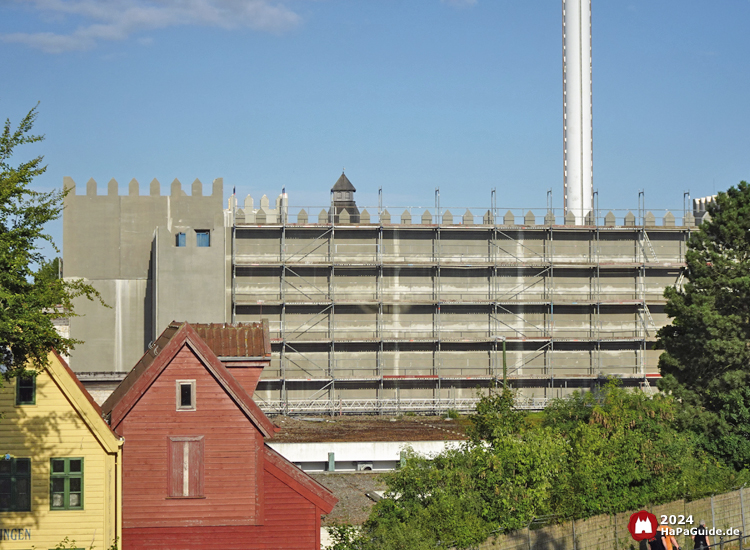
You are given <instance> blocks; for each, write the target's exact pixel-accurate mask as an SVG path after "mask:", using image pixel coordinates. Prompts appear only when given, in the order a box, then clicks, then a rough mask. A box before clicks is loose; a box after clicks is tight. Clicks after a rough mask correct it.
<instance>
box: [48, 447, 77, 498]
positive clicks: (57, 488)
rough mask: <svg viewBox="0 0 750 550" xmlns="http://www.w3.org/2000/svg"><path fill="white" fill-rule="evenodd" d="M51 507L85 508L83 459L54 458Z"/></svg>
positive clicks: (51, 480) (52, 461) (51, 473)
mask: <svg viewBox="0 0 750 550" xmlns="http://www.w3.org/2000/svg"><path fill="white" fill-rule="evenodd" d="M50 463H51V472H50V508H51V509H52V510H80V509H82V508H83V459H82V458H53V459H51V461H50Z"/></svg>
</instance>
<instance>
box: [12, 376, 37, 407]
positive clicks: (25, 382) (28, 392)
mask: <svg viewBox="0 0 750 550" xmlns="http://www.w3.org/2000/svg"><path fill="white" fill-rule="evenodd" d="M27 372H28V371H27ZM35 404H36V377H35V376H34V375H33V374H31V373H29V375H28V376H24V375H22V376H18V377H16V405H35Z"/></svg>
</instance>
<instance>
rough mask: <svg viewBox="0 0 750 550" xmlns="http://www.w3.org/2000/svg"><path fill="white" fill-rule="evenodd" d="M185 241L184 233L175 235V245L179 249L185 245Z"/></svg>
mask: <svg viewBox="0 0 750 550" xmlns="http://www.w3.org/2000/svg"><path fill="white" fill-rule="evenodd" d="M186 241H187V239H185V233H177V235H175V245H176V246H179V247H183V246H185V244H186Z"/></svg>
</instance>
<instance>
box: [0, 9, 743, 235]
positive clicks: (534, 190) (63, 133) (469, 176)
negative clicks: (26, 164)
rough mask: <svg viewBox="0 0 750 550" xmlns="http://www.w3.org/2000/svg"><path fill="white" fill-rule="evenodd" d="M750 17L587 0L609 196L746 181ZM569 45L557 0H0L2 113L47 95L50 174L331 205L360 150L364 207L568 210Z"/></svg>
mask: <svg viewBox="0 0 750 550" xmlns="http://www.w3.org/2000/svg"><path fill="white" fill-rule="evenodd" d="M749 23H750V0H725V1H722V2H705V1H695V0H659V1H654V0H649V1H646V0H637V1H623V2H613V1H601V0H594V1H593V72H594V187H595V188H596V189H598V190H599V197H600V206H601V208H602V209H609V208H633V209H635V208H637V194H638V190H639V189H644V190H645V196H646V205H647V207H651V208H654V209H657V208H658V209H663V208H672V209H675V210H681V208H682V194H683V191H686V190H688V189H689V190H690V191H691V194H692V196H693V197H698V196H703V195H709V194H712V193H714V191H719V190H724V189H726V188H727V187H729V186H731V185H734V184H736V183H737V182H739V181H740V180H742V179H750V40H748V35H747V28H748V24H749ZM561 43H562V39H561V3H560V1H559V0H555V1H550V0H548V1H542V0H537V1H520V0H516V1H514V2H509V1H505V0H400V1H399V0H244V1H243V0H109V1H105V0H23V1H13V0H4V1H2V2H0V71H1V72H0V75H1V76H0V116H2V118H10V119H11V121H12V122H13V123H16V122H18V121H19V120H20V118H21V117H22V116H23V115H24V114H25V113H26V112H27V111H28V110H29V109H30V108H31V107H33V106H34V105H35V104H36V102H37V101H39V102H41V103H40V106H39V118H38V123H37V125H36V128H35V129H36V130H37V132H39V133H43V134H45V135H46V140H45V141H44V142H43V143H42V144H39V145H33V146H26V147H24V148H22V149H19V150H18V151H17V152H18V160H19V161H20V160H21V159H24V158H28V157H29V156H32V155H36V154H43V155H44V156H45V162H46V163H47V164H48V165H49V168H48V171H47V173H46V174H45V175H44V176H43V177H40V178H39V179H38V180H37V182H36V183H37V186H38V188H39V189H51V188H54V187H58V188H59V187H60V186H61V185H62V178H63V176H71V177H73V179H74V180H75V181H76V182H77V183H78V184H79V185H83V184H85V182H86V181H87V180H88V179H89V178H92V177H93V178H94V179H95V180H97V181H98V182H99V186H100V187H99V189H100V193H105V192H106V191H105V190H106V182H107V181H108V180H109V179H110V178H113V177H114V178H115V179H117V180H118V181H119V182H120V186H121V193H125V192H126V188H127V183H128V181H130V179H131V178H136V179H137V180H138V181H140V183H141V192H142V193H144V194H145V193H146V192H147V186H148V182H150V181H151V179H153V178H157V179H159V180H160V181H161V182H162V192H163V193H167V189H168V186H169V183H170V182H171V181H172V180H173V179H174V178H179V179H180V180H181V181H182V182H183V188H184V189H189V184H190V183H191V182H192V181H193V180H194V179H195V178H199V179H201V181H203V182H204V184H208V183H210V181H211V180H212V179H214V178H216V177H223V178H224V183H225V194H226V195H227V196H228V195H229V193H231V190H232V187H233V186H236V187H237V194H238V195H240V196H244V195H245V194H246V193H251V194H252V195H253V196H254V197H256V198H257V197H259V196H260V195H262V194H263V193H267V194H268V195H269V196H271V197H273V196H275V195H277V194H278V193H279V191H280V189H281V187H282V186H283V185H285V186H286V189H287V192H288V193H289V195H290V202H291V204H292V205H317V206H322V205H325V204H327V203H328V201H329V195H328V190H329V189H330V187H331V185H332V184H333V183H334V182H335V181H336V179H337V178H338V176H339V175H340V173H341V169H342V167H346V174H347V176H348V177H349V178H350V179H351V181H352V182H353V183H354V185H355V186H356V187H357V189H358V192H357V199H358V202H359V203H360V204H363V203H364V204H370V205H372V204H376V202H377V198H376V197H377V189H378V187H381V186H382V188H383V194H384V202H385V204H386V205H399V206H405V205H431V204H433V192H434V189H435V187H437V186H439V187H440V189H441V197H442V205H443V206H451V207H453V206H456V207H460V206H463V207H466V206H472V207H481V206H485V207H486V206H489V198H490V190H491V189H492V188H493V187H495V188H497V190H498V206H499V207H501V208H509V207H513V208H519V207H523V208H543V207H544V206H545V204H546V192H547V190H548V189H550V188H551V189H552V193H553V203H554V206H555V207H561V206H562V185H563V183H562V181H563V176H562V67H561V65H562V53H561ZM256 204H257V203H256ZM457 210H458V209H457ZM53 232H54V234H55V235H56V240H57V242H58V244H59V245H61V244H62V235H61V225H60V224H57V225H55V227H54V228H53Z"/></svg>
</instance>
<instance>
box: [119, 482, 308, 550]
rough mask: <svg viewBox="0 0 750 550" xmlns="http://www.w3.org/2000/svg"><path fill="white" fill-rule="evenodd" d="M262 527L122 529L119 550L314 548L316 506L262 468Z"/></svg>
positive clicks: (277, 549)
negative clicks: (263, 492) (264, 490)
mask: <svg viewBox="0 0 750 550" xmlns="http://www.w3.org/2000/svg"><path fill="white" fill-rule="evenodd" d="M263 478H264V485H265V488H266V494H265V519H266V521H265V524H264V525H262V526H226V527H181V528H174V527H169V528H125V529H123V550H136V549H137V550H152V549H153V550H157V549H158V550H204V549H216V548H221V549H222V550H247V549H248V548H252V549H253V550H255V549H258V550H318V549H319V548H320V513H321V511H320V509H319V508H317V507H316V506H315V505H313V504H312V503H310V502H309V501H308V500H307V499H305V498H303V497H302V496H301V495H300V494H299V493H298V492H297V491H296V490H295V489H293V488H292V487H290V486H289V485H288V484H287V483H286V482H285V481H284V480H282V479H279V478H278V477H276V476H275V475H273V474H271V473H270V472H268V471H266V472H265V475H264V476H263Z"/></svg>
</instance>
